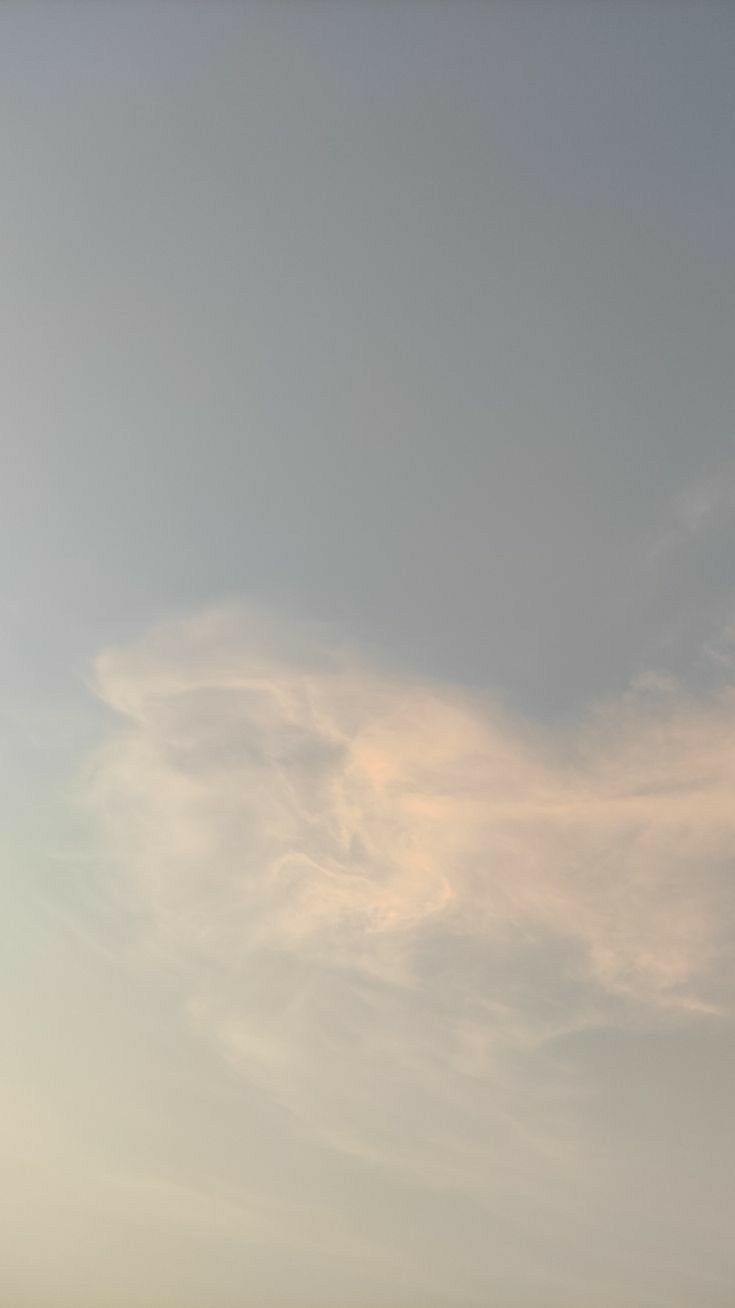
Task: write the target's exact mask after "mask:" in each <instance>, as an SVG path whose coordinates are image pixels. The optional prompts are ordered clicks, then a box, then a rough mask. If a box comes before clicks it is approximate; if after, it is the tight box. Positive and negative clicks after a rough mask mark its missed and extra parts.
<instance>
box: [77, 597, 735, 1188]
mask: <svg viewBox="0 0 735 1308" xmlns="http://www.w3.org/2000/svg"><path fill="white" fill-rule="evenodd" d="M97 681H98V689H99V694H100V695H101V697H102V699H103V700H104V701H105V702H106V703H107V704H108V705H109V706H110V707H111V708H112V709H114V710H115V712H116V714H117V715H118V718H117V720H116V722H115V725H114V726H113V727H112V729H111V732H110V737H109V739H108V741H107V743H106V745H105V746H104V748H103V749H102V750H101V751H100V753H99V754H98V756H97V758H96V760H95V765H94V768H93V770H92V773H91V776H90V792H91V795H92V797H93V800H94V804H95V806H96V808H97V810H98V813H99V815H100V818H101V823H102V829H103V832H104V836H105V840H106V845H107V849H108V852H109V854H110V856H111V857H112V858H113V859H114V860H115V862H116V865H117V866H118V867H119V869H120V870H121V871H122V873H123V875H124V878H125V881H126V884H129V886H130V887H131V892H132V894H133V895H134V898H135V902H136V905H137V908H138V910H139V915H140V916H141V918H142V921H143V922H144V923H145V943H146V947H147V950H148V951H149V952H148V955H147V956H148V958H149V959H157V960H159V961H163V962H164V963H165V965H166V966H167V967H169V968H172V969H174V970H175V971H176V972H177V973H178V975H179V977H180V985H181V989H182V995H183V1001H184V1003H185V1005H186V1007H187V1010H188V1012H189V1014H190V1017H191V1020H192V1021H193V1022H194V1023H195V1024H196V1025H197V1026H198V1028H199V1029H200V1030H201V1032H202V1034H203V1036H204V1037H205V1038H206V1039H209V1040H211V1041H212V1042H213V1043H214V1044H215V1046H216V1047H217V1048H218V1049H219V1050H220V1051H221V1053H222V1054H223V1055H224V1056H225V1057H226V1058H227V1059H229V1060H230V1061H231V1062H232V1063H234V1064H235V1065H236V1066H237V1067H238V1068H239V1069H241V1070H242V1072H243V1074H244V1075H246V1076H247V1077H248V1078H249V1079H250V1080H252V1081H254V1082H256V1083H257V1084H259V1085H260V1086H261V1087H263V1088H264V1089H266V1090H267V1092H268V1093H269V1094H270V1095H272V1096H273V1097H274V1098H275V1099H277V1100H278V1101H279V1102H280V1103H281V1104H283V1105H285V1106H287V1107H288V1108H289V1109H290V1110H291V1111H292V1112H293V1113H294V1114H295V1115H296V1117H297V1118H298V1120H300V1121H301V1122H302V1124H303V1125H304V1127H305V1129H308V1130H309V1131H310V1132H311V1133H313V1134H315V1135H316V1136H318V1137H319V1138H321V1139H322V1140H326V1141H329V1142H331V1143H333V1144H334V1145H336V1146H337V1147H339V1148H340V1149H343V1150H347V1151H349V1152H352V1153H354V1154H357V1155H360V1156H363V1157H367V1158H371V1159H374V1160H379V1161H381V1162H383V1163H389V1164H390V1166H392V1167H397V1168H400V1169H405V1170H406V1171H408V1172H410V1173H411V1174H412V1175H413V1176H418V1177H422V1178H424V1179H425V1180H427V1181H429V1182H432V1183H433V1182H438V1181H439V1179H441V1183H442V1184H452V1185H457V1186H460V1187H463V1188H469V1189H471V1190H473V1191H480V1192H483V1193H489V1192H490V1191H492V1192H499V1191H502V1193H503V1196H504V1204H505V1205H508V1204H510V1205H511V1207H512V1204H513V1195H514V1194H515V1195H516V1197H517V1199H518V1201H519V1203H520V1202H525V1203H528V1202H529V1191H530V1190H531V1189H532V1190H533V1198H532V1201H531V1202H532V1203H533V1205H536V1206H538V1205H540V1206H541V1207H543V1206H544V1204H545V1203H549V1204H550V1205H552V1204H554V1203H556V1202H558V1197H559V1185H560V1183H561V1184H563V1178H564V1176H565V1175H567V1174H569V1175H571V1174H572V1173H575V1174H577V1169H578V1166H579V1161H580V1160H579V1156H578V1151H577V1141H576V1132H575V1126H574V1104H575V1095H576V1094H578V1093H581V1090H580V1088H579V1087H575V1086H574V1084H572V1083H570V1080H569V1074H568V1069H565V1067H564V1064H563V1062H560V1060H559V1058H558V1057H555V1055H554V1043H553V1042H554V1038H555V1037H558V1036H559V1035H561V1034H563V1033H565V1032H570V1031H575V1030H581V1029H583V1028H584V1027H585V1026H590V1025H595V1024H604V1023H616V1024H620V1023H623V1024H630V1023H634V1022H636V1021H638V1020H640V1019H642V1018H643V1019H645V1021H647V1022H650V1021H655V1022H662V1023H669V1022H671V1021H672V1020H677V1019H680V1020H686V1021H691V1020H693V1019H694V1018H695V1017H696V1014H697V1013H707V1012H709V1013H715V1012H718V1011H722V1010H723V1008H724V1007H726V1006H727V1004H728V995H727V987H726V985H725V982H724V980H723V972H724V969H723V966H722V962H721V957H722V948H723V943H724V942H723V931H724V929H725V923H726V921H727V913H726V911H725V910H726V906H727V878H726V875H725V872H724V871H723V869H724V868H725V866H726V863H727V861H728V860H731V858H732V855H733V852H735V805H733V803H732V792H733V780H734V775H735V756H733V753H732V737H733V729H734V728H735V697H734V696H733V693H732V692H731V691H729V690H725V691H723V692H721V693H720V694H719V695H718V696H717V697H716V698H714V699H712V700H711V701H710V702H696V701H693V700H687V699H686V698H685V697H684V696H683V694H682V693H681V692H679V691H677V690H676V688H675V687H673V686H670V687H668V686H667V693H666V694H665V695H662V694H661V693H660V688H659V687H658V686H655V687H653V689H652V691H651V690H649V688H648V687H647V686H645V685H643V686H642V687H638V688H637V689H635V690H633V691H631V693H630V694H629V695H627V696H625V697H623V699H622V700H621V701H620V702H618V703H616V704H614V705H610V706H607V707H605V708H604V709H600V710H599V711H597V712H596V713H595V714H593V715H592V716H591V717H590V719H589V721H588V722H587V723H586V724H585V725H584V727H583V728H582V729H580V730H579V731H578V732H577V733H575V734H573V733H571V732H565V731H557V732H548V733H545V734H544V733H541V732H538V731H534V730H532V729H531V728H530V727H529V726H528V725H527V724H521V723H518V722H513V721H511V720H510V719H509V718H508V717H507V716H505V715H504V714H502V713H501V712H500V711H499V710H498V709H497V707H496V706H494V705H493V704H491V703H489V702H487V701H486V699H485V698H484V697H483V696H481V695H479V694H468V693H464V692H460V691H458V690H454V689H451V688H442V687H437V686H433V685H430V684H427V683H418V682H415V681H412V680H411V679H410V678H408V677H406V676H397V675H389V674H388V673H386V672H384V671H380V670H375V669H371V668H369V667H367V666H365V664H364V663H363V661H362V660H361V659H360V658H359V657H358V656H356V655H355V654H354V653H353V652H351V651H349V650H344V649H337V648H335V647H334V646H333V645H332V644H330V643H329V642H326V643H325V642H321V643H320V642H319V641H318V640H314V639H311V638H309V637H307V636H305V635H304V634H303V633H302V632H300V631H299V630H295V629H294V630H291V629H289V628H288V627H283V626H279V625H278V624H276V623H271V622H269V621H268V620H266V619H263V618H262V617H260V618H256V617H255V616H254V615H252V614H248V613H247V612H245V611H242V610H237V609H222V610H217V611H212V612H209V613H206V614H204V615H201V616H199V617H196V618H193V619H190V620H186V621H181V622H177V623H174V624H171V625H169V626H167V627H162V628H160V629H159V630H157V631H156V632H154V633H152V634H151V635H150V636H148V637H147V638H146V639H144V640H143V641H141V642H140V643H138V644H137V645H133V646H130V647H128V648H122V649H116V650H111V651H108V652H107V653H105V654H104V655H102V656H101V658H100V659H99V661H98V665H97ZM489 1178H492V1183H491V1184H490V1182H489Z"/></svg>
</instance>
